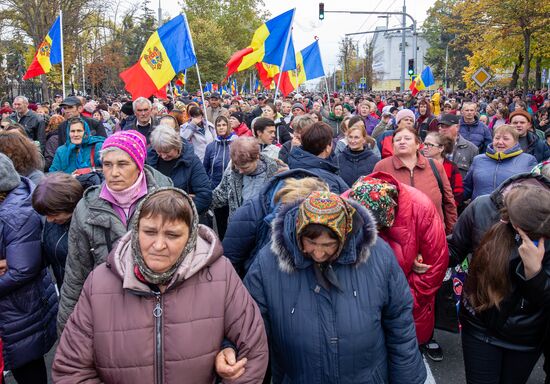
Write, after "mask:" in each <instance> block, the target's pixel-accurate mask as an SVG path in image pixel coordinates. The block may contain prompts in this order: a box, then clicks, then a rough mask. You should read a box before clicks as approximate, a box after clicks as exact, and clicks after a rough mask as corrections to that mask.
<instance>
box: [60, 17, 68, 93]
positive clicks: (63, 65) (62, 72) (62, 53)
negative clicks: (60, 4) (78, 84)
mask: <svg viewBox="0 0 550 384" xmlns="http://www.w3.org/2000/svg"><path fill="white" fill-rule="evenodd" d="M59 29H60V31H59V32H60V36H61V39H60V43H61V82H62V84H63V98H65V96H66V95H65V58H64V56H65V55H64V52H63V11H62V10H61V9H59Z"/></svg>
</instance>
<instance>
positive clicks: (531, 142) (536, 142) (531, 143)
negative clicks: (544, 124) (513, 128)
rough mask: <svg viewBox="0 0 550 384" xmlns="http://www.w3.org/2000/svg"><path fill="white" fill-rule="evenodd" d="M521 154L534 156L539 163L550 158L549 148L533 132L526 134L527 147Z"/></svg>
mask: <svg viewBox="0 0 550 384" xmlns="http://www.w3.org/2000/svg"><path fill="white" fill-rule="evenodd" d="M522 149H523V152H525V153H528V154H530V155H533V156H535V158H536V159H537V161H538V162H539V163H541V162H543V161H545V160H548V159H549V158H550V147H549V146H548V144H546V143H545V142H544V140H541V139H540V137H538V136H537V135H536V134H535V133H533V132H527V147H526V148H523V147H522Z"/></svg>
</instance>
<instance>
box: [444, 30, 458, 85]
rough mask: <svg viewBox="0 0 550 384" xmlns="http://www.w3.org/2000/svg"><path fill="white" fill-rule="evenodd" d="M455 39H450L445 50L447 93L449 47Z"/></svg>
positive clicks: (447, 83)
mask: <svg viewBox="0 0 550 384" xmlns="http://www.w3.org/2000/svg"><path fill="white" fill-rule="evenodd" d="M455 39H456V37H455V38H454V39H451V40H449V41H448V42H447V47H446V48H445V92H447V89H449V77H448V76H447V69H448V66H449V45H450V44H451V43H452V42H453V41H455Z"/></svg>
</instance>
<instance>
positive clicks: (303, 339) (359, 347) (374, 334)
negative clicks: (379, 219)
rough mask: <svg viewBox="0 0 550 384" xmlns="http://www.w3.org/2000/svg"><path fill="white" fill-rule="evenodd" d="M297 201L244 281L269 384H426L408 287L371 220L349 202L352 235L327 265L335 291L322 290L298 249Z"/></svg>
mask: <svg viewBox="0 0 550 384" xmlns="http://www.w3.org/2000/svg"><path fill="white" fill-rule="evenodd" d="M299 203H300V201H298V202H296V204H293V205H285V206H283V207H281V210H280V211H279V213H278V214H277V217H276V218H275V220H274V222H273V235H272V241H271V243H269V244H268V245H266V246H265V247H264V248H263V249H262V251H261V252H260V254H259V255H258V257H257V258H256V260H255V261H254V263H253V264H252V266H251V268H250V270H249V271H248V274H247V275H246V277H245V285H246V286H247V288H248V289H249V291H250V293H251V294H252V296H253V297H254V299H255V300H256V302H257V303H258V306H259V307H260V311H261V313H262V315H263V317H264V322H265V325H266V331H267V334H268V339H269V345H270V352H271V370H272V375H273V383H274V384H281V383H285V384H287V383H289V384H290V383H292V384H306V383H307V384H310V383H316V384H329V383H340V384H367V383H369V384H370V383H388V382H391V383H395V384H399V383H402V384H405V383H406V384H417V383H418V384H420V383H424V381H425V380H426V370H425V367H424V363H423V361H422V357H421V355H420V352H419V350H418V344H417V341H416V336H415V330H414V325H413V324H414V322H413V317H412V306H413V301H412V297H411V294H410V290H409V286H408V284H407V281H406V280H405V277H404V275H403V272H402V271H401V269H400V268H399V265H398V264H397V261H396V259H395V256H394V255H393V253H392V251H391V248H390V247H389V246H388V245H387V244H386V243H385V242H384V241H383V240H381V239H379V238H378V237H377V235H376V223H375V221H374V219H373V218H372V216H371V214H370V213H369V212H368V211H367V210H366V209H365V208H363V207H362V206H360V205H358V204H355V203H353V202H351V204H353V205H354V207H355V208H356V209H357V212H356V214H354V223H353V231H352V233H350V234H349V235H348V237H347V240H346V243H345V244H344V248H343V250H342V252H341V253H340V255H339V256H338V258H337V259H336V260H335V261H334V262H333V263H332V268H333V270H334V273H335V274H336V276H337V278H338V280H339V283H340V286H341V291H339V290H336V289H330V290H327V289H325V288H324V287H322V285H321V284H319V283H317V279H316V276H315V271H314V265H313V263H314V262H313V260H312V259H310V258H306V257H305V256H304V255H303V254H302V252H301V251H300V250H299V248H298V245H297V244H296V237H295V234H296V215H297V212H298V205H299Z"/></svg>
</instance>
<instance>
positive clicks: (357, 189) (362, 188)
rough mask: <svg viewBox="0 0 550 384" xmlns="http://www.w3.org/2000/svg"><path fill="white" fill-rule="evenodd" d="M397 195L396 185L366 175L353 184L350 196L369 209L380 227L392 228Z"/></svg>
mask: <svg viewBox="0 0 550 384" xmlns="http://www.w3.org/2000/svg"><path fill="white" fill-rule="evenodd" d="M397 195H398V192H397V188H396V187H395V185H393V184H390V183H388V182H386V181H384V180H381V179H377V178H374V177H369V176H365V177H363V178H361V179H359V180H357V181H356V182H355V184H353V186H352V188H351V192H350V194H349V197H350V198H351V199H354V200H356V201H357V202H359V203H360V204H361V205H363V206H364V207H365V208H367V209H369V210H370V211H371V212H372V214H373V215H374V217H375V218H376V221H377V222H378V225H379V226H380V227H382V228H390V227H391V226H392V225H393V223H394V221H395V207H397Z"/></svg>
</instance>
